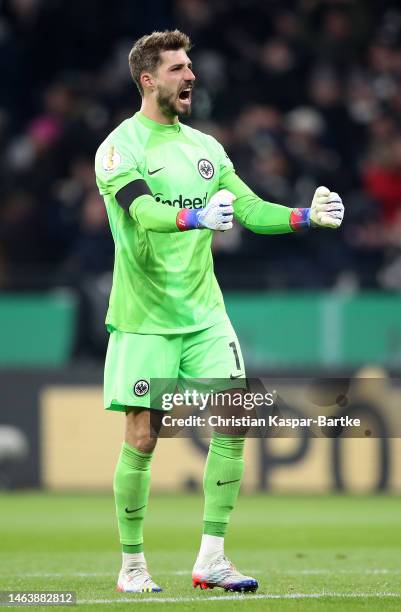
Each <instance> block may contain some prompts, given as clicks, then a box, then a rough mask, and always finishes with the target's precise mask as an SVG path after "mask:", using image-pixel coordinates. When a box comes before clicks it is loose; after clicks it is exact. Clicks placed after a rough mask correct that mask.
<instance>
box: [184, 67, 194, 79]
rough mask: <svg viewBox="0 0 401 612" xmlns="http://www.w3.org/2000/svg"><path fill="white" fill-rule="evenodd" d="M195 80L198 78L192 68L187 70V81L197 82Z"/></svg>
mask: <svg viewBox="0 0 401 612" xmlns="http://www.w3.org/2000/svg"><path fill="white" fill-rule="evenodd" d="M195 79H196V76H195V75H194V73H193V72H192V70H191V68H187V72H186V74H185V80H186V81H195Z"/></svg>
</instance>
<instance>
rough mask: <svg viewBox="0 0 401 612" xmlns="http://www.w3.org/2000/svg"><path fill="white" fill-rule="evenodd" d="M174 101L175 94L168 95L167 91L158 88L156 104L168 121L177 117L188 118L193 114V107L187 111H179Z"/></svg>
mask: <svg viewBox="0 0 401 612" xmlns="http://www.w3.org/2000/svg"><path fill="white" fill-rule="evenodd" d="M174 100H175V95H174V94H171V93H167V91H166V90H165V89H163V88H162V87H159V88H158V90H157V97H156V102H157V105H158V107H159V108H160V110H161V112H162V114H163V115H164V116H165V117H166V118H167V119H174V117H177V116H178V117H180V116H181V117H188V116H189V115H190V114H191V107H190V106H189V107H188V109H187V110H185V111H180V110H178V108H177V106H176V104H175V101H174Z"/></svg>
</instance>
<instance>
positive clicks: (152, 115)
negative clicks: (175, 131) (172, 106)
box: [140, 98, 178, 125]
mask: <svg viewBox="0 0 401 612" xmlns="http://www.w3.org/2000/svg"><path fill="white" fill-rule="evenodd" d="M140 112H141V113H142V114H143V115H145V117H147V118H148V119H152V121H156V122H157V123H162V124H164V125H172V124H174V123H178V115H173V116H168V117H167V116H166V115H164V114H163V112H162V111H161V109H160V107H159V106H158V105H157V104H154V103H152V102H151V101H150V100H145V98H142V104H141V108H140Z"/></svg>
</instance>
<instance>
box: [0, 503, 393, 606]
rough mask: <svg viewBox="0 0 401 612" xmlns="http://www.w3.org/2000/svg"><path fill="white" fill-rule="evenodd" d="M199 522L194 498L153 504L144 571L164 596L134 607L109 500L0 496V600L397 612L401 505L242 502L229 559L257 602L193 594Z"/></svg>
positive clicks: (137, 598)
mask: <svg viewBox="0 0 401 612" xmlns="http://www.w3.org/2000/svg"><path fill="white" fill-rule="evenodd" d="M201 517H202V498H201V497H200V496H199V495H154V496H151V499H150V505H149V510H148V517H147V521H146V527H145V543H146V551H147V559H148V564H149V568H150V570H151V572H152V575H153V576H154V579H155V580H156V581H157V582H158V583H159V584H160V585H161V586H162V587H163V589H164V590H163V592H162V593H160V594H157V593H155V594H144V595H129V594H124V593H117V592H115V590H114V589H115V583H116V577H117V573H118V570H119V563H120V552H119V545H118V538H117V529H116V525H115V520H114V506H113V499H112V496H111V495H86V496H85V495H61V494H60V495H58V494H44V493H15V494H7V493H3V494H1V495H0V574H1V575H0V589H1V590H23V591H29V590H47V591H50V590H64V591H67V590H73V591H76V593H77V597H78V606H77V607H75V609H79V610H85V611H86V610H98V611H100V610H109V611H110V610H113V611H114V610H145V611H151V610H164V609H166V610H171V611H173V610H174V611H176V610H177V611H180V610H191V611H199V612H200V611H201V610H202V611H203V610H207V611H210V612H213V611H214V610H216V611H218V612H227V611H230V612H234V611H236V612H243V611H245V612H248V611H249V612H251V611H259V610H267V611H269V610H274V612H282V611H290V610H291V611H292V610H297V611H298V612H306V611H307V612H315V611H317V610H319V611H324V612H326V611H327V610H328V611H330V610H333V612H334V611H335V612H341V611H343V610H344V611H349V610H370V611H372V612H373V611H375V612H377V611H381V610H401V580H400V579H401V498H399V497H395V496H377V497H370V496H360V497H355V496H354V497H351V496H333V495H327V496H322V497H320V496H302V497H296V496H277V495H274V496H272V495H253V496H246V495H242V496H241V497H240V499H239V503H238V507H237V509H236V511H235V513H234V515H233V519H232V523H231V525H230V529H229V533H228V536H227V542H226V553H227V554H228V556H229V557H230V558H231V559H232V561H233V562H234V563H235V564H236V565H237V566H238V567H239V568H240V569H241V570H242V571H243V572H246V573H249V574H251V575H254V576H255V577H256V578H257V579H258V580H259V585H260V586H259V590H258V592H257V594H255V595H252V594H249V595H237V594H233V593H225V592H224V591H222V590H221V589H214V590H207V591H200V590H199V589H196V590H194V589H193V588H192V585H191V576H190V573H191V568H192V564H193V561H194V556H195V554H196V551H197V546H198V543H199V537H200V525H201ZM30 609H39V608H38V607H37V606H36V607H30ZM40 609H41V610H43V609H48V608H47V607H46V608H43V607H42V608H40ZM51 609H54V610H56V609H57V610H71V609H74V607H72V606H68V607H67V606H57V607H55V606H53V607H51Z"/></svg>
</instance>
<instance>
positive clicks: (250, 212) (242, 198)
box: [220, 169, 293, 234]
mask: <svg viewBox="0 0 401 612" xmlns="http://www.w3.org/2000/svg"><path fill="white" fill-rule="evenodd" d="M220 188H221V189H228V190H229V191H231V192H232V193H233V194H234V195H235V196H236V200H235V201H234V204H233V206H234V217H235V219H236V220H237V221H238V222H239V223H241V225H243V226H244V227H246V228H247V229H249V230H250V231H252V232H255V233H256V234H289V233H291V232H292V231H293V230H292V228H291V226H290V215H291V212H292V210H293V209H292V208H288V207H287V206H282V205H281V204H273V203H271V202H265V201H264V200H262V199H261V198H259V197H258V196H257V195H256V194H255V193H253V191H252V190H251V189H250V188H249V187H248V185H246V184H245V183H244V182H243V181H242V180H241V179H240V178H239V176H237V175H236V173H235V171H234V170H233V169H231V170H229V171H228V172H226V173H224V174H223V176H222V178H221V180H220Z"/></svg>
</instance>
